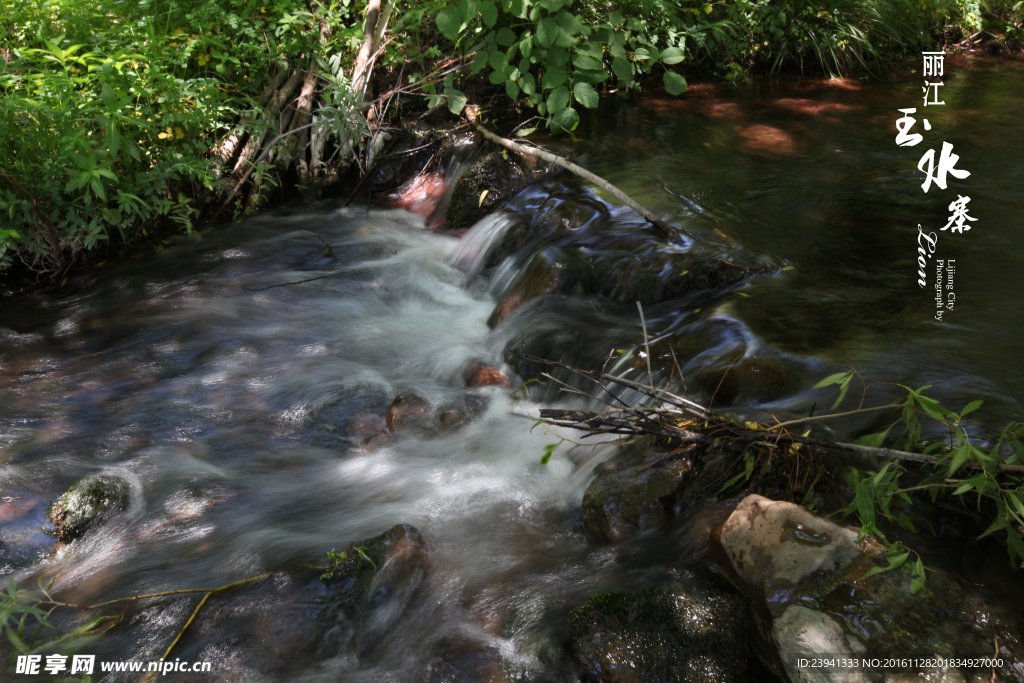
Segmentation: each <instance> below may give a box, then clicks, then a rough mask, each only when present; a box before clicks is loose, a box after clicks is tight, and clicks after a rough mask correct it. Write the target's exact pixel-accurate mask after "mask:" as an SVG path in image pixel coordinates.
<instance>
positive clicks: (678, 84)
mask: <svg viewBox="0 0 1024 683" xmlns="http://www.w3.org/2000/svg"><path fill="white" fill-rule="evenodd" d="M1016 10H1019V7H1016V8H1015V11H1016ZM980 19H981V15H980V9H979V6H978V3H977V0H925V1H924V2H921V3H918V4H914V3H912V2H910V0H820V1H811V0H782V1H775V0H773V1H772V2H768V1H761V2H758V1H756V0H736V2H710V1H709V2H705V0H683V1H682V2H665V1H664V0H657V1H656V2H649V3H638V2H622V3H588V2H579V1H576V2H574V0H501V1H500V2H496V1H494V0H459V2H458V3H457V4H451V5H449V6H448V7H446V8H444V9H443V10H442V11H440V12H439V13H438V14H437V16H436V22H437V27H438V30H439V31H440V32H441V33H442V34H443V35H444V36H445V37H446V38H447V39H448V40H449V41H451V42H452V43H453V44H455V45H456V47H457V48H458V47H461V48H462V49H464V50H465V51H466V52H467V53H468V54H470V55H471V56H472V60H473V61H472V63H471V67H470V71H471V73H472V74H476V73H481V72H482V73H486V74H488V77H489V79H490V82H491V83H492V84H494V85H503V86H504V88H505V92H506V94H507V95H508V96H509V97H510V98H511V99H513V100H520V101H521V104H522V105H523V106H526V107H530V108H535V109H536V110H537V113H538V114H540V116H541V117H545V118H546V120H547V121H548V124H549V126H550V127H551V128H552V129H553V130H554V131H556V132H560V131H571V130H573V129H574V128H575V127H576V125H577V124H578V123H579V113H578V111H577V107H583V108H587V109H592V108H594V107H596V106H597V105H598V102H599V95H598V90H599V89H604V90H605V91H608V92H626V91H628V90H630V89H638V88H639V87H640V83H641V81H642V80H643V79H644V78H645V77H649V76H651V75H656V76H660V81H661V83H662V84H663V86H664V88H665V90H666V91H667V92H668V93H669V94H670V95H679V94H681V93H682V92H684V91H685V90H686V88H687V82H686V78H685V76H684V75H683V72H684V70H685V71H689V72H694V71H696V72H699V73H707V72H711V73H713V74H716V75H718V76H720V77H723V78H727V79H736V78H738V77H741V76H744V75H747V74H749V73H751V72H753V71H756V70H759V69H766V70H769V71H778V70H780V69H781V68H783V67H785V66H788V65H795V66H798V67H799V68H800V69H801V71H803V70H804V69H805V68H809V70H811V71H812V72H825V73H827V74H830V75H842V74H847V73H849V72H850V71H851V70H852V69H854V68H855V67H858V66H859V67H862V68H864V69H868V70H870V69H873V68H877V67H878V66H880V65H882V64H884V62H885V61H886V60H888V59H891V58H893V57H896V56H899V55H901V54H904V53H906V52H908V51H910V50H916V49H919V48H922V47H927V46H934V44H935V42H936V39H937V37H938V35H939V32H940V29H942V28H943V27H945V26H947V25H948V24H949V23H950V22H953V23H958V24H962V25H963V26H964V27H965V28H976V27H977V26H978V25H980ZM455 78H456V76H455V74H451V75H449V76H448V78H447V79H446V80H445V82H444V83H443V85H442V87H441V88H440V89H439V91H438V92H437V93H436V96H435V98H433V99H432V101H431V104H432V105H435V104H437V103H439V102H440V101H441V99H442V98H446V99H447V101H448V105H449V107H450V108H451V110H452V111H453V112H455V113H459V112H460V111H461V110H462V107H463V106H464V105H465V102H466V98H465V95H464V94H463V93H462V91H460V90H459V89H458V88H456V87H455V86H456V83H455ZM432 92H433V91H432Z"/></svg>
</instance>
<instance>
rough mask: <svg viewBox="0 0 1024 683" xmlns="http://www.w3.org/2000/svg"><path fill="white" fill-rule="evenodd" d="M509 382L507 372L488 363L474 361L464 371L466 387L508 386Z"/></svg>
mask: <svg viewBox="0 0 1024 683" xmlns="http://www.w3.org/2000/svg"><path fill="white" fill-rule="evenodd" d="M511 384H512V382H511V381H510V380H509V377H508V375H507V374H505V373H504V372H503V371H501V370H499V369H498V368H494V367H491V366H489V365H480V364H478V363H474V364H473V365H471V366H470V367H469V369H468V370H467V371H466V386H467V387H508V386H511Z"/></svg>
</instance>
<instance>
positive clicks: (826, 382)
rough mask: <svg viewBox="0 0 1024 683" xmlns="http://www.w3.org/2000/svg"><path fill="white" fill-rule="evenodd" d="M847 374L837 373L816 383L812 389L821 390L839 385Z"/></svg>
mask: <svg viewBox="0 0 1024 683" xmlns="http://www.w3.org/2000/svg"><path fill="white" fill-rule="evenodd" d="M849 374H850V373H849V372H837V373H836V374H834V375H829V376H828V377H826V378H825V379H823V380H821V381H820V382H818V383H817V384H815V385H814V388H815V389H821V388H822V387H827V386H830V385H832V384H839V383H840V382H842V381H843V380H844V379H846V377H847V376H848V375H849Z"/></svg>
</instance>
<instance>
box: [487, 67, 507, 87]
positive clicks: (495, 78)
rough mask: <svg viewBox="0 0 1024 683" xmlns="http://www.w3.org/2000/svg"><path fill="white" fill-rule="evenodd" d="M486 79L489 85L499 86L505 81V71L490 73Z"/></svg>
mask: <svg viewBox="0 0 1024 683" xmlns="http://www.w3.org/2000/svg"><path fill="white" fill-rule="evenodd" d="M488 78H489V79H490V81H491V85H501V84H502V83H504V82H505V80H506V79H505V70H504V69H502V70H500V71H492V72H491V75H490V76H489V77H488Z"/></svg>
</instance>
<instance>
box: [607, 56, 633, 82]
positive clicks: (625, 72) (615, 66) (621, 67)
mask: <svg viewBox="0 0 1024 683" xmlns="http://www.w3.org/2000/svg"><path fill="white" fill-rule="evenodd" d="M612 73H614V74H615V75H616V76H618V77H619V80H622V81H625V82H627V83H628V82H630V81H632V80H633V66H632V65H631V64H630V63H629V61H628V60H627V59H626V58H625V57H616V58H615V59H613V60H612Z"/></svg>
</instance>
